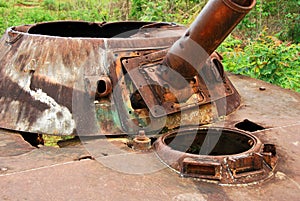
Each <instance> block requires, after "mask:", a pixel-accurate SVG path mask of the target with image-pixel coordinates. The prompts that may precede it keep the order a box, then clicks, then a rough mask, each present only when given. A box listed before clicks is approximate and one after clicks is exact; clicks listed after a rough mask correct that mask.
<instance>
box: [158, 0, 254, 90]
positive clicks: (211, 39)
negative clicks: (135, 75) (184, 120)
mask: <svg viewBox="0 0 300 201" xmlns="http://www.w3.org/2000/svg"><path fill="white" fill-rule="evenodd" d="M255 2H256V1H255V0H239V1H238V0H215V1H209V2H208V3H207V4H206V5H205V7H204V8H203V9H202V11H201V13H200V14H199V15H198V17H197V18H196V19H195V21H194V22H193V23H192V24H191V26H190V27H189V28H188V29H187V31H186V32H185V34H184V35H183V36H182V37H181V38H180V39H179V40H178V41H176V43H175V44H174V45H172V47H171V49H170V51H169V52H168V54H167V56H166V57H165V58H164V62H163V63H164V65H167V66H169V67H170V68H172V69H174V70H175V71H176V72H178V73H179V74H181V75H182V76H183V77H185V78H187V79H191V78H193V77H194V76H195V75H197V74H198V72H199V70H200V69H201V68H202V66H203V63H204V62H205V60H206V59H207V58H208V56H209V55H210V54H212V53H213V52H214V51H215V50H216V48H217V47H218V46H219V45H220V44H221V43H222V42H223V40H224V39H225V38H226V37H227V35H228V34H229V33H230V32H231V31H232V30H233V29H234V28H235V27H236V25H237V24H238V23H239V22H240V21H241V20H242V19H243V18H244V16H245V15H246V14H247V13H248V12H249V11H250V10H251V9H252V8H253V6H254V5H255ZM183 55H185V57H183ZM186 57H188V58H191V59H187V58H186ZM160 71H161V73H160V76H161V77H162V78H164V79H165V80H166V81H167V82H170V83H171V84H172V85H173V86H174V87H176V88H182V87H184V86H185V85H184V83H180V82H178V81H174V79H173V77H174V73H172V72H170V71H169V70H166V69H163V68H161V69H160Z"/></svg>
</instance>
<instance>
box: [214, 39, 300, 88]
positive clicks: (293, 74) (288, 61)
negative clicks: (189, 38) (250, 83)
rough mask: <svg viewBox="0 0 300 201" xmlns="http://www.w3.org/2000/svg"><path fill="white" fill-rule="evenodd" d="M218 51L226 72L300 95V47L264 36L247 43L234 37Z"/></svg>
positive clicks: (299, 45)
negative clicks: (292, 90)
mask: <svg viewBox="0 0 300 201" xmlns="http://www.w3.org/2000/svg"><path fill="white" fill-rule="evenodd" d="M218 50H219V51H220V52H222V54H223V56H224V61H223V64H224V66H225V69H226V70H228V71H231V72H233V73H237V74H243V75H248V76H251V77H253V78H257V79H261V80H264V81H267V82H269V83H272V84H276V85H279V86H282V87H284V88H290V89H294V90H295V91H297V92H300V73H299V72H300V44H293V43H290V42H289V43H288V42H282V41H280V40H279V39H277V38H276V37H273V36H268V35H265V34H264V33H263V34H261V35H260V36H259V37H258V38H257V39H256V40H254V41H253V40H249V41H246V42H243V41H241V40H240V39H237V38H234V37H232V36H231V37H229V38H228V39H227V40H226V41H225V42H224V43H223V44H222V45H221V46H220V47H219V49H218Z"/></svg>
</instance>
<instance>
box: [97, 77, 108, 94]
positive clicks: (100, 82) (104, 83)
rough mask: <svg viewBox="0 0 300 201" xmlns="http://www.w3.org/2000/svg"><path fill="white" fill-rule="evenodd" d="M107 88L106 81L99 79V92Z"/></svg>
mask: <svg viewBox="0 0 300 201" xmlns="http://www.w3.org/2000/svg"><path fill="white" fill-rule="evenodd" d="M106 90H107V87H106V82H105V81H104V80H99V81H98V82H97V92H98V93H100V94H102V93H104V92H105V91H106Z"/></svg>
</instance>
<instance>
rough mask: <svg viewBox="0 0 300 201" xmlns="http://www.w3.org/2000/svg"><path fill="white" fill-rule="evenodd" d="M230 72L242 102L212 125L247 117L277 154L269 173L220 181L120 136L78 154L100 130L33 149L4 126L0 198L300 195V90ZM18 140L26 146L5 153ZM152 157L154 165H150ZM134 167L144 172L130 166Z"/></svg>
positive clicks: (262, 197) (272, 197)
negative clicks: (237, 182)
mask: <svg viewBox="0 0 300 201" xmlns="http://www.w3.org/2000/svg"><path fill="white" fill-rule="evenodd" d="M230 80H231V81H232V82H233V84H234V85H235V86H236V88H237V90H238V91H239V93H240V94H241V97H242V106H241V107H240V108H239V109H238V110H237V111H236V112H234V113H233V114H231V115H229V116H227V117H226V118H225V120H224V121H223V122H218V123H216V124H215V125H216V126H220V125H225V126H227V127H229V128H234V125H235V124H236V123H239V122H242V121H243V120H245V119H248V120H249V121H251V122H253V123H255V124H258V125H260V126H262V127H264V128H265V129H264V130H258V131H255V132H252V134H253V135H256V136H258V137H259V138H260V139H261V140H262V141H263V143H266V142H267V143H272V144H275V145H276V148H277V154H278V156H279V160H278V165H277V167H276V170H275V174H274V175H273V176H272V177H271V178H270V179H269V180H267V181H264V182H261V183H257V184H252V185H246V186H242V187H241V186H219V185H216V184H213V183H207V182H203V181H197V180H194V179H191V178H182V177H180V176H179V175H178V174H177V173H175V172H173V171H171V170H170V169H168V168H161V167H163V166H161V164H160V161H158V159H157V158H156V157H154V155H152V154H150V155H145V154H136V153H130V152H128V151H124V150H122V149H121V148H120V149H119V150H116V149H114V146H115V147H118V146H119V147H122V142H118V141H117V139H114V142H113V143H111V144H112V145H114V146H112V147H111V148H106V149H105V150H103V151H100V152H99V155H98V156H97V157H98V159H100V161H102V162H99V160H88V159H85V160H79V159H80V158H85V156H87V155H88V154H89V153H88V152H87V151H86V149H85V148H86V147H92V146H97V145H101V143H102V144H107V143H106V142H107V139H105V138H102V139H97V140H95V141H91V142H87V143H86V144H84V145H81V146H75V147H70V148H60V149H59V148H53V147H43V148H40V149H33V148H32V147H28V145H24V142H23V141H22V140H20V138H18V137H16V136H13V137H12V136H10V137H7V136H6V134H7V135H14V134H9V133H5V135H4V133H1V134H0V140H1V142H0V143H1V146H0V200H201V201H202V200H243V201H247V200H249V201H250V200H251V201H252V200H295V201H296V200H299V197H300V94H299V93H295V92H292V91H290V90H285V89H281V88H279V87H276V86H273V85H270V84H267V83H265V82H262V81H259V80H255V79H251V78H247V77H244V76H236V75H232V76H230ZM260 87H264V88H265V90H259V88H260ZM3 139H4V140H3ZM8 139H9V140H8ZM5 140H6V142H8V141H11V140H15V144H14V143H3V141H5ZM118 143H119V145H118ZM88 144H90V146H88ZM18 147H23V148H21V150H23V151H20V152H15V153H13V154H7V153H9V152H11V149H14V150H19V149H18ZM146 156H149V157H146ZM124 158H125V159H126V158H128V159H132V160H128V161H126V160H124ZM135 159H136V160H135ZM149 164H152V165H154V166H153V167H157V170H156V171H149V172H148V173H147V168H150V167H151V168H152V165H150V166H149ZM114 165H119V166H122V167H123V168H124V169H122V171H120V170H118V169H117V168H112V167H115V166H114ZM126 168H127V169H126ZM135 169H138V170H141V169H142V170H143V171H144V174H143V173H140V174H135V173H138V172H135ZM130 171H131V172H130Z"/></svg>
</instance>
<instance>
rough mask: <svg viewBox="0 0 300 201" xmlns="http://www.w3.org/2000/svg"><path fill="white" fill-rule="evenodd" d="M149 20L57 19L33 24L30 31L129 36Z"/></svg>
mask: <svg viewBox="0 0 300 201" xmlns="http://www.w3.org/2000/svg"><path fill="white" fill-rule="evenodd" d="M147 24H149V23H147V22H119V23H107V24H102V23H99V24H98V23H89V22H78V21H57V22H47V23H40V24H37V25H34V26H32V27H31V28H30V29H29V30H28V33H30V34H39V35H48V36H60V37H80V38H112V37H118V38H128V37H130V36H132V35H134V34H136V33H137V32H138V30H139V29H140V28H141V27H143V26H144V25H147Z"/></svg>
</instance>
